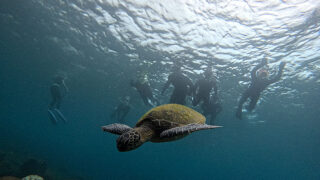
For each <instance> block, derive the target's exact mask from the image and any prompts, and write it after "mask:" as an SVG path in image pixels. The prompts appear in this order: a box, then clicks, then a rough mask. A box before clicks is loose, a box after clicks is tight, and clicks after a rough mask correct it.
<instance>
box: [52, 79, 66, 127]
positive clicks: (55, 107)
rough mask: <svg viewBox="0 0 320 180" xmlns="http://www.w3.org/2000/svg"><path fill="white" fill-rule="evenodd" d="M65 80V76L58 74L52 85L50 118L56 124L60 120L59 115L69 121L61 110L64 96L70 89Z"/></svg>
mask: <svg viewBox="0 0 320 180" xmlns="http://www.w3.org/2000/svg"><path fill="white" fill-rule="evenodd" d="M64 80H65V78H64V77H62V76H56V77H55V78H54V80H53V84H52V85H51V87H50V92H51V97H52V100H51V102H50V104H49V109H48V113H49V118H50V119H51V121H52V122H53V123H54V124H56V123H57V122H58V119H57V116H58V118H60V119H61V120H63V121H64V122H67V119H66V118H65V117H64V115H63V114H62V113H61V111H60V110H59V109H60V104H61V101H62V98H63V97H64V96H65V95H66V94H67V92H68V91H69V90H68V88H67V86H66V84H65V82H64Z"/></svg>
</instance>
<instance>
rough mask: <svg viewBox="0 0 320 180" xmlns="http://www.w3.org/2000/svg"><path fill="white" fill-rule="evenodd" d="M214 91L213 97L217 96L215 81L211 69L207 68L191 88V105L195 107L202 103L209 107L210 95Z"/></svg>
mask: <svg viewBox="0 0 320 180" xmlns="http://www.w3.org/2000/svg"><path fill="white" fill-rule="evenodd" d="M212 89H213V90H214V96H215V97H217V96H218V90H217V83H216V79H215V78H214V77H213V72H212V70H211V67H208V68H207V69H206V71H205V72H204V77H203V78H201V79H199V80H198V81H197V82H196V84H195V85H194V87H193V94H194V97H193V101H192V105H193V106H196V105H198V104H199V103H200V102H201V101H203V103H204V105H205V106H209V101H210V93H211V90H212Z"/></svg>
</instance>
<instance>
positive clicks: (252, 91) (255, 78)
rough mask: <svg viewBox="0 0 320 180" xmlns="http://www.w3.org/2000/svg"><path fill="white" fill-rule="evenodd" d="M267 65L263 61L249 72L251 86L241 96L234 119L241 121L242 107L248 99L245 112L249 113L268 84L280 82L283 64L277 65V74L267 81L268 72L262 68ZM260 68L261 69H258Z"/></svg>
mask: <svg viewBox="0 0 320 180" xmlns="http://www.w3.org/2000/svg"><path fill="white" fill-rule="evenodd" d="M265 65H267V60H266V59H263V60H262V62H261V63H260V64H258V65H257V66H256V67H254V68H253V70H252V71H251V84H250V86H249V88H248V89H247V90H246V91H245V92H244V93H243V94H242V96H241V98H240V101H239V105H238V109H237V112H236V117H237V118H239V119H242V105H243V104H244V103H245V102H246V101H247V99H248V98H250V104H249V106H248V107H247V110H248V111H249V112H251V111H252V110H253V109H254V108H255V106H256V104H257V102H258V99H259V97H260V94H261V92H262V91H263V90H264V89H265V88H266V87H267V86H268V85H270V84H272V83H275V82H277V81H279V80H280V78H281V76H282V72H283V68H284V66H285V65H286V63H285V62H281V63H280V65H279V71H278V74H277V75H276V76H275V77H274V78H272V79H268V71H267V70H266V69H264V68H262V67H263V66H265ZM260 68H261V69H260Z"/></svg>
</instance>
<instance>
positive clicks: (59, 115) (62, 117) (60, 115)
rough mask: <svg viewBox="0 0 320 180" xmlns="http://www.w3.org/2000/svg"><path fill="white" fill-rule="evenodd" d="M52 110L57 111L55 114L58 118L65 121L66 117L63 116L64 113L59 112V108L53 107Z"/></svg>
mask: <svg viewBox="0 0 320 180" xmlns="http://www.w3.org/2000/svg"><path fill="white" fill-rule="evenodd" d="M54 111H55V112H56V113H57V115H58V117H59V118H60V119H62V120H63V121H64V122H65V123H67V119H66V117H64V115H63V114H62V113H61V111H60V110H59V109H54Z"/></svg>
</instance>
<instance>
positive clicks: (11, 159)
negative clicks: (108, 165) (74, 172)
mask: <svg viewBox="0 0 320 180" xmlns="http://www.w3.org/2000/svg"><path fill="white" fill-rule="evenodd" d="M35 177H38V179H37V180H41V178H43V179H45V180H64V179H66V180H82V178H80V177H74V176H71V175H68V174H67V173H63V172H59V171H57V170H55V169H54V168H51V167H49V166H48V165H47V163H46V162H45V161H43V160H40V159H37V158H32V157H25V156H21V155H18V154H16V153H14V152H2V151H0V180H29V179H30V178H31V179H34V178H35Z"/></svg>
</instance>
